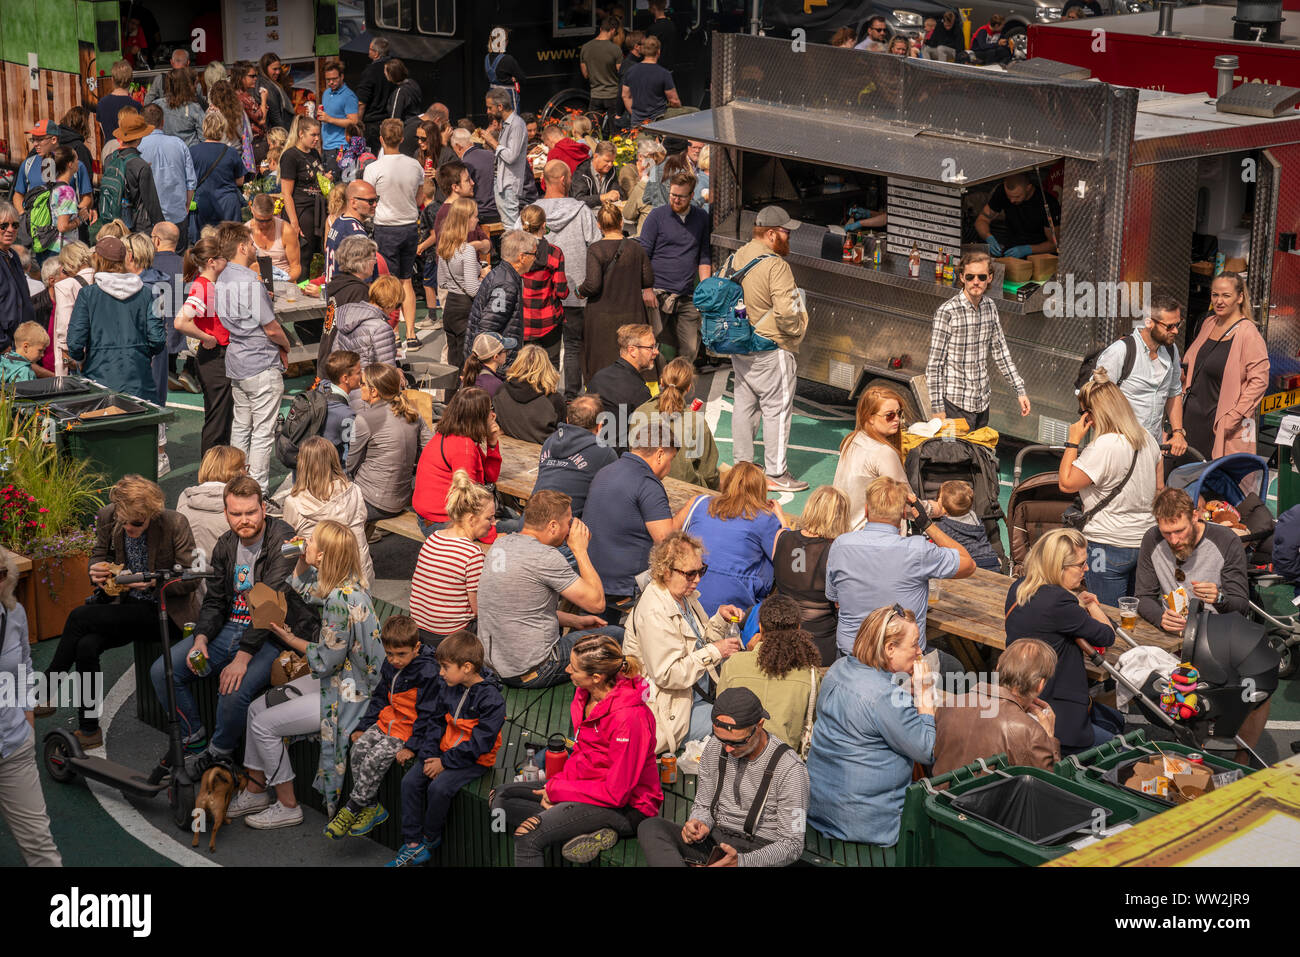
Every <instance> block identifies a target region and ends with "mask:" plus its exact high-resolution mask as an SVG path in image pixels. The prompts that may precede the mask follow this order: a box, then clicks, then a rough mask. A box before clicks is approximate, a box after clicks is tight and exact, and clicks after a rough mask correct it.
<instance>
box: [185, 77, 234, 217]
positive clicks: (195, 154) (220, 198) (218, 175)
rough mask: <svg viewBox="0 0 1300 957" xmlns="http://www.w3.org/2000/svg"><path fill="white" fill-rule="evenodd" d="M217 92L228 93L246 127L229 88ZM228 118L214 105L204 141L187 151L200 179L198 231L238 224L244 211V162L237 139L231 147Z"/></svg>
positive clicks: (207, 117)
mask: <svg viewBox="0 0 1300 957" xmlns="http://www.w3.org/2000/svg"><path fill="white" fill-rule="evenodd" d="M218 89H224V90H226V91H227V92H228V93H230V95H231V97H232V102H231V103H227V107H230V108H233V109H234V111H235V112H236V113H238V115H239V119H240V120H241V121H242V122H243V123H244V125H245V126H247V125H248V120H247V119H245V118H244V111H243V110H242V109H240V107H239V101H238V100H234V99H233V97H234V92H233V91H232V90H231V89H230V84H228V83H222V84H219V85H218ZM229 122H230V120H229V118H228V117H227V116H226V111H225V110H221V109H219V108H218V107H217V104H216V101H215V100H214V101H213V104H212V106H211V107H210V108H209V109H208V112H207V115H205V116H204V117H203V140H202V142H199V143H195V144H193V145H192V146H191V147H190V158H191V160H193V163H194V171H195V175H196V176H197V177H198V178H199V179H198V181H197V183H196V185H195V187H194V213H193V216H194V222H196V223H198V226H199V228H200V230H201V229H202V227H204V226H209V225H214V224H220V223H225V222H239V220H240V212H241V209H242V207H243V194H242V193H241V192H240V189H241V187H242V186H243V185H244V176H245V175H247V173H248V168H247V166H246V165H245V161H244V158H243V157H241V156H240V154H239V138H238V135H237V134H236V135H235V136H234V137H233V139H234V142H233V143H232V142H231V140H232V136H231V132H230V126H229V125H228V124H229Z"/></svg>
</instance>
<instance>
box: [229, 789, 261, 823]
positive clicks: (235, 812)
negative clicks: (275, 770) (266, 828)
mask: <svg viewBox="0 0 1300 957" xmlns="http://www.w3.org/2000/svg"><path fill="white" fill-rule="evenodd" d="M270 805H271V792H270V791H269V790H267V791H258V792H256V793H254V792H253V791H252V790H250V789H249V788H244V790H242V791H240V792H239V793H238V794H236V795H235V799H234V800H233V801H231V802H230V805H229V806H228V807H227V808H226V817H229V818H236V817H243V816H244V815H245V814H252V813H253V812H254V811H261V810H263V809H264V808H267V807H270Z"/></svg>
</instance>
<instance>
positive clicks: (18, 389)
mask: <svg viewBox="0 0 1300 957" xmlns="http://www.w3.org/2000/svg"><path fill="white" fill-rule="evenodd" d="M98 389H99V387H98V386H97V385H95V384H94V383H93V382H90V381H89V380H87V379H83V378H81V377H80V376H74V375H61V376H54V377H52V378H46V379H29V380H27V381H26V382H18V383H16V384H15V385H14V397H15V398H17V399H53V398H57V397H59V396H65V395H85V394H86V393H87V392H95V391H98Z"/></svg>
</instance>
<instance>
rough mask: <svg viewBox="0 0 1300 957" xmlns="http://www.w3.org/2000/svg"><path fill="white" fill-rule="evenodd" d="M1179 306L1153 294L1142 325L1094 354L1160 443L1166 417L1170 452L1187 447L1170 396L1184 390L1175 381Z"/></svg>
mask: <svg viewBox="0 0 1300 957" xmlns="http://www.w3.org/2000/svg"><path fill="white" fill-rule="evenodd" d="M1182 325H1183V307H1182V306H1181V305H1180V304H1179V302H1178V300H1177V299H1175V298H1173V297H1172V296H1157V297H1156V298H1155V299H1154V300H1152V302H1151V308H1150V310H1149V313H1148V315H1147V321H1146V326H1144V327H1143V328H1141V329H1135V330H1134V331H1133V333H1132V335H1129V336H1126V337H1125V338H1123V339H1120V340H1117V341H1116V342H1112V343H1111V344H1110V345H1109V346H1107V347H1106V349H1105V350H1104V351H1103V352H1102V353H1101V355H1099V356H1097V368H1099V369H1105V370H1106V374H1107V375H1109V376H1110V381H1111V382H1114V383H1115V384H1116V385H1118V386H1119V390H1120V391H1121V392H1123V393H1124V398H1126V399H1128V402H1129V405H1131V406H1133V414H1134V415H1136V416H1137V419H1138V421H1139V422H1141V423H1142V427H1143V428H1144V429H1146V430H1147V431H1148V432H1150V433H1151V435H1152V437H1153V438H1154V439H1155V440H1156V442H1160V441H1161V438H1162V435H1163V432H1164V417H1165V414H1166V413H1168V415H1169V424H1170V427H1171V428H1170V435H1169V445H1170V452H1171V453H1172V454H1173V455H1175V456H1178V455H1182V454H1183V453H1184V452H1186V451H1187V432H1186V431H1185V430H1184V429H1183V409H1182V406H1181V405H1180V404H1179V403H1177V402H1175V401H1174V399H1175V398H1176V397H1177V396H1178V394H1179V393H1180V392H1181V391H1182V388H1183V387H1182V382H1181V381H1180V379H1179V369H1180V366H1179V360H1178V346H1176V345H1174V343H1175V342H1176V341H1177V340H1178V334H1179V332H1181V331H1182Z"/></svg>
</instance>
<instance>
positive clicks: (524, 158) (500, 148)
mask: <svg viewBox="0 0 1300 957" xmlns="http://www.w3.org/2000/svg"><path fill="white" fill-rule="evenodd" d="M484 103H485V104H486V106H487V113H488V116H490V117H492V120H493V126H497V125H499V126H500V127H501V129H500V133H501V138H500V140H498V139H497V137H496V136H494V135H493V133H492V129H486V130H484V131H483V142H485V143H486V144H487V145H488V148H489V149H491V150H493V151H494V152H495V153H496V159H495V163H496V165H495V167H494V170H493V178H492V189H493V196H494V198H495V199H496V204H497V212H498V213H500V215H501V222H502V223H503V224H504V225H505V227H506V229H518V228H519V197H520V195H521V194H522V192H523V188H524V182H525V180H526V179H527V177H528V127H527V126H525V125H524V121H523V119H521V118H520V116H519V114H518V113H517V112H516V111H515V110H514V109H513V106H512V104H513V99H512V97H511V95H510V93H509V92H508V91H506V90H503V89H500V88H494V89H491V90H488V92H487V97H486V98H485V100H484Z"/></svg>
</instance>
